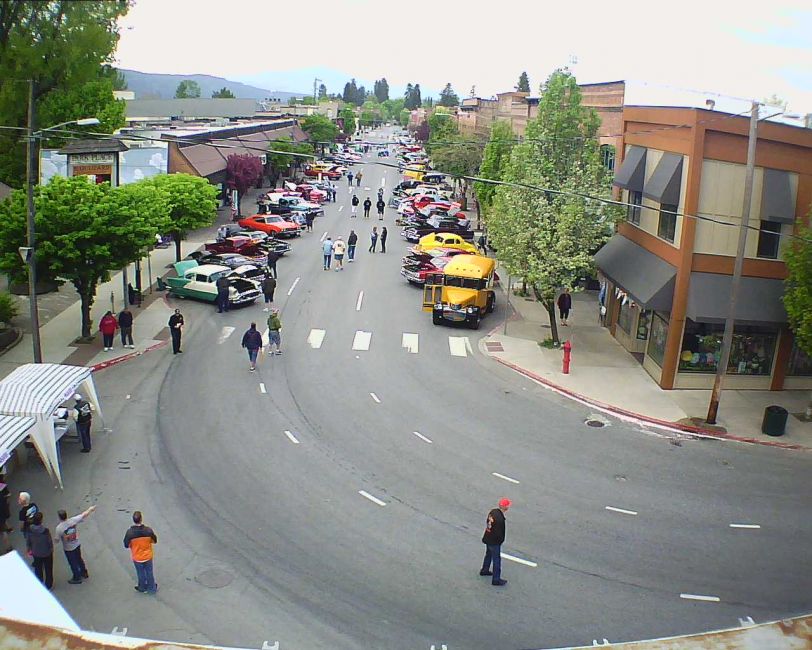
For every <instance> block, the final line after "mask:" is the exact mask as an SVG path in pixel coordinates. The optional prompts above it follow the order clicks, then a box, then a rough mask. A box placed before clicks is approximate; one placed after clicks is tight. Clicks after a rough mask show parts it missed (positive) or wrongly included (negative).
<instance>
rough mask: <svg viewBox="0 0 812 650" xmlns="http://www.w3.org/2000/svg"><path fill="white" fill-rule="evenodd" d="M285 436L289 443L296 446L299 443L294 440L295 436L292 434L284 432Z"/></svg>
mask: <svg viewBox="0 0 812 650" xmlns="http://www.w3.org/2000/svg"><path fill="white" fill-rule="evenodd" d="M285 435H286V436H287V437H288V439H289V440H290V441H291V442H292V443H293V444H294V445H298V444H299V441H298V440H297V439H296V436H294V435H293V434H292V433H291V432H290V431H285Z"/></svg>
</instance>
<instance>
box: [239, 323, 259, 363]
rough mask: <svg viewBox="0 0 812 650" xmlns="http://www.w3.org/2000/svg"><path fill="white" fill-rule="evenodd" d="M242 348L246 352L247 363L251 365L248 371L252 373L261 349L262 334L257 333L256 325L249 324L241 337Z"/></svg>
mask: <svg viewBox="0 0 812 650" xmlns="http://www.w3.org/2000/svg"><path fill="white" fill-rule="evenodd" d="M242 347H244V348H245V349H246V350H248V361H249V363H250V364H251V365H249V366H248V370H250V371H251V372H254V370H256V369H257V355H258V354H259V350H260V348H261V347H262V334H260V333H259V332H258V331H257V324H256V323H251V327H250V328H249V329H248V331H247V332H246V333H245V334H243V335H242Z"/></svg>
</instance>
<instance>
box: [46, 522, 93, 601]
mask: <svg viewBox="0 0 812 650" xmlns="http://www.w3.org/2000/svg"><path fill="white" fill-rule="evenodd" d="M95 509H96V506H90V507H89V508H88V509H87V510H85V511H84V512H83V513H81V514H78V515H76V516H75V517H70V518H68V513H67V512H65V511H64V510H60V511H59V512H58V513H57V514H58V515H59V523H58V524H57V525H56V529H55V530H54V533H55V536H56V537H55V541H57V542H61V543H62V549H63V550H64V551H65V557H66V558H67V560H68V564H69V565H70V570H71V573H73V577H72V578H71V579H70V580H68V582H69V583H70V584H72V585H80V584H82V578H85V579H86V578H89V577H90V576H89V575H88V573H87V567H86V566H85V561H84V560H83V559H82V546H81V543H80V542H79V531H78V530H77V529H76V527H77V526H78V525H79V524H80V523H82V522H83V521H84V520H85V518H86V517H88V516H89V515H90V514H91V513H92V512H93V511H94V510H95Z"/></svg>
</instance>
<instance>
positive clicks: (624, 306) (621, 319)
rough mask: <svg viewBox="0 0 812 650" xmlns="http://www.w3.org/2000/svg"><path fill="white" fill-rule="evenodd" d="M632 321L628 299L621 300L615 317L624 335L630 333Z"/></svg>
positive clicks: (632, 315)
mask: <svg viewBox="0 0 812 650" xmlns="http://www.w3.org/2000/svg"><path fill="white" fill-rule="evenodd" d="M633 320H634V313H633V311H632V306H631V303H630V302H629V300H628V299H621V302H620V312H619V313H618V315H617V324H618V327H620V329H622V330H623V331H624V332H626V334H631V333H632V321H633Z"/></svg>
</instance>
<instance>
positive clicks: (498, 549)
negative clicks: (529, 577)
mask: <svg viewBox="0 0 812 650" xmlns="http://www.w3.org/2000/svg"><path fill="white" fill-rule="evenodd" d="M509 508H510V499H500V501H499V507H498V508H494V509H493V510H491V511H490V512H489V513H488V519H487V521H486V524H485V534H484V535H482V543H483V544H485V559H484V560H483V562H482V569H481V570H480V572H479V575H481V576H493V578H492V579H491V584H492V585H494V586H495V587H502V586H503V585H506V584H507V580H503V579H502V542H504V541H505V513H506V512H507V511H508V509H509ZM491 562H493V572H491Z"/></svg>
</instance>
